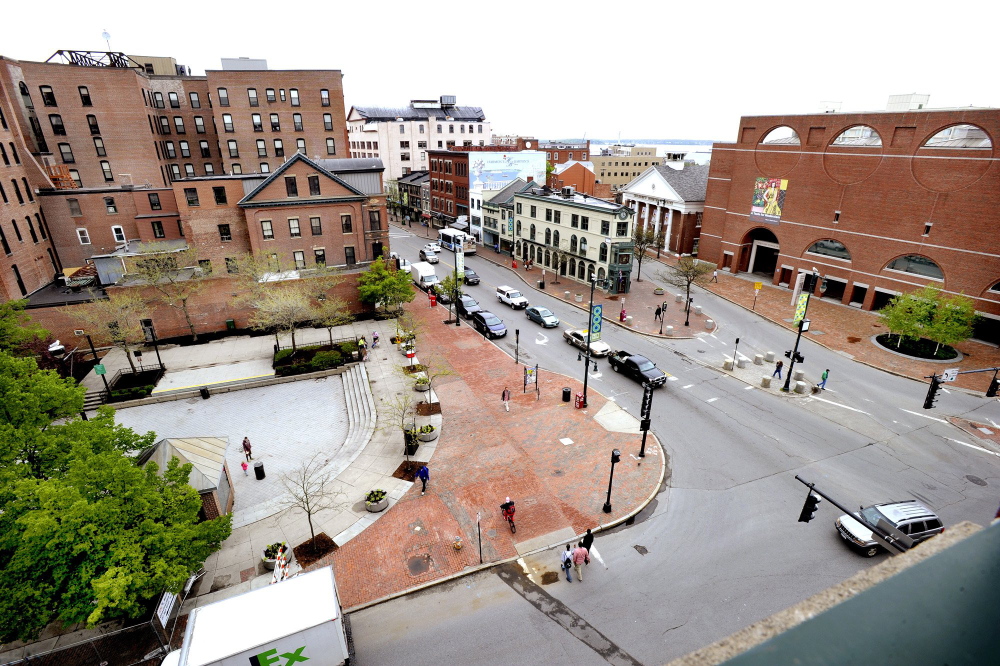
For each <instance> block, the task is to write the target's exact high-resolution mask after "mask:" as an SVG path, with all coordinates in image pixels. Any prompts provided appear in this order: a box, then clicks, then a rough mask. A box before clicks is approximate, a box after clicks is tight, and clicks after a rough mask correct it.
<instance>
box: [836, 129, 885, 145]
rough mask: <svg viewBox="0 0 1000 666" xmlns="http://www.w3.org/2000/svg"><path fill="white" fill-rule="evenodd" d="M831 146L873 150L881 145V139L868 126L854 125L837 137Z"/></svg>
mask: <svg viewBox="0 0 1000 666" xmlns="http://www.w3.org/2000/svg"><path fill="white" fill-rule="evenodd" d="M831 145H833V146H854V147H860V148H873V147H878V146H881V145H882V137H880V136H879V135H878V132H876V131H875V130H874V129H872V128H871V127H868V125H855V126H854V127H848V128H847V129H845V130H844V131H843V132H841V133H840V134H839V135H837V138H836V139H834V140H833V143H832V144H831Z"/></svg>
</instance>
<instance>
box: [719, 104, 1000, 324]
mask: <svg viewBox="0 0 1000 666" xmlns="http://www.w3.org/2000/svg"><path fill="white" fill-rule="evenodd" d="M737 136H738V139H737V141H735V142H733V143H723V144H718V143H717V144H715V146H714V147H713V151H712V162H711V168H710V172H709V181H708V189H707V193H706V201H705V216H704V222H703V226H702V230H701V245H700V248H699V256H700V257H702V258H704V259H707V260H709V261H713V262H718V264H719V266H720V267H721V268H722V269H724V270H728V271H732V272H734V273H735V272H749V273H754V274H757V275H760V276H761V277H762V278H764V279H767V280H770V281H771V282H772V283H773V284H776V285H789V284H792V283H794V281H795V277H796V274H797V273H798V272H800V271H811V270H812V269H813V268H814V267H815V268H816V269H818V270H819V272H820V273H821V274H822V275H823V276H824V277H826V278H827V289H826V292H825V294H824V295H823V296H824V297H825V298H829V299H833V300H836V301H839V302H842V303H844V304H850V305H854V306H856V307H861V308H864V309H866V310H868V309H876V310H877V309H879V308H881V307H883V306H884V305H885V304H886V303H887V302H888V300H889V298H891V297H892V295H894V294H896V293H898V292H903V291H909V290H912V289H915V288H919V287H923V286H924V285H927V284H935V285H937V286H938V287H940V288H941V289H942V290H943V291H945V292H948V293H963V294H965V295H966V296H968V297H970V298H972V299H973V300H974V302H975V306H976V309H977V310H978V311H979V312H980V313H981V314H982V315H983V317H984V320H983V323H982V324H981V325H980V327H979V329H978V330H977V337H980V338H985V339H989V340H991V341H994V342H997V341H1000V249H998V244H997V231H998V228H1000V213H998V211H1000V171H998V169H997V168H996V161H997V158H998V155H997V149H996V137H998V136H1000V109H973V108H968V109H941V110H932V109H922V110H911V111H907V112H876V113H824V114H816V115H801V116H768V117H753V116H751V117H744V118H742V119H741V120H740V128H739V132H738V135H737ZM817 293H818V292H817Z"/></svg>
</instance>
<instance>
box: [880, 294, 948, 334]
mask: <svg viewBox="0 0 1000 666" xmlns="http://www.w3.org/2000/svg"><path fill="white" fill-rule="evenodd" d="M937 296H938V293H937V289H936V288H935V287H934V286H933V285H927V286H926V287H924V288H923V289H918V290H916V291H912V292H910V293H908V294H896V295H895V296H893V297H892V298H891V299H889V302H888V303H887V304H886V306H885V307H884V308H882V309H881V310H879V315H881V317H882V320H883V321H884V322H885V325H886V328H888V329H889V332H890V333H894V334H895V335H896V347H897V348H898V347H899V346H900V345H901V344H902V343H903V339H904V338H909V339H911V340H919V339H920V338H922V337H924V332H925V329H926V328H927V326H928V325H929V324H930V322H931V320H932V318H933V315H934V308H935V304H936V302H937Z"/></svg>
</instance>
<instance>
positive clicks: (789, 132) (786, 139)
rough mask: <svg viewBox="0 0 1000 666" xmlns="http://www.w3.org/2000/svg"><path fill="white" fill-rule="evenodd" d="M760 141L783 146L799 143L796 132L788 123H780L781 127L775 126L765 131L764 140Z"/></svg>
mask: <svg viewBox="0 0 1000 666" xmlns="http://www.w3.org/2000/svg"><path fill="white" fill-rule="evenodd" d="M761 143H768V144H777V145H785V146H798V145H800V143H801V142H800V141H799V135H798V132H796V131H795V130H793V129H792V128H791V127H789V126H788V125H782V126H781V127H775V128H774V129H773V130H771V131H770V132H768V133H767V136H765V137H764V140H763V141H761Z"/></svg>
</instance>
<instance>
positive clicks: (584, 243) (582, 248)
mask: <svg viewBox="0 0 1000 666" xmlns="http://www.w3.org/2000/svg"><path fill="white" fill-rule="evenodd" d="M586 251H587V239H586V238H585V237H583V236H581V237H580V252H586Z"/></svg>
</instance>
